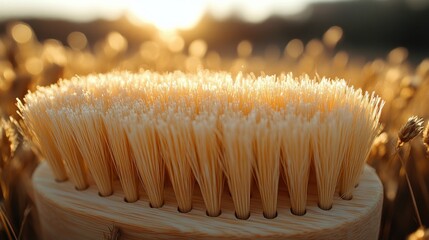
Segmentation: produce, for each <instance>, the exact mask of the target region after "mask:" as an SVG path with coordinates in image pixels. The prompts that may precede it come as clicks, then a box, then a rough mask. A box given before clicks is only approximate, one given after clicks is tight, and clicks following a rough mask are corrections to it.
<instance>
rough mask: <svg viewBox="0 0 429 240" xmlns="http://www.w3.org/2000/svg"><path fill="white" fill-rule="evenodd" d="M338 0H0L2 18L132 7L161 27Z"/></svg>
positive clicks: (254, 17)
mask: <svg viewBox="0 0 429 240" xmlns="http://www.w3.org/2000/svg"><path fill="white" fill-rule="evenodd" d="M329 1H338V0H181V1H179V0H176V1H175V0H140V1H138V0H113V1H108V0H70V1H63V0H0V20H1V19H7V18H19V17H44V18H46V17H48V18H61V19H66V20H73V21H89V20H92V19H95V18H99V17H101V18H106V19H114V18H117V17H118V16H120V15H121V14H122V13H123V12H124V11H128V12H130V13H132V14H134V15H135V16H136V18H137V19H139V20H141V21H146V22H149V23H153V24H155V25H157V26H159V27H161V28H178V27H179V28H189V27H192V25H194V24H195V23H196V22H198V20H199V19H200V18H201V16H202V15H203V14H204V12H205V11H210V13H212V15H213V16H215V17H217V18H225V17H228V16H230V15H231V14H236V15H237V16H239V17H241V18H242V19H243V20H246V21H250V22H258V21H262V20H264V19H266V18H267V17H268V16H270V15H273V14H276V15H288V14H294V13H299V12H300V11H302V10H303V9H305V7H306V6H307V5H308V4H310V3H312V2H329ZM343 1H350V0H343Z"/></svg>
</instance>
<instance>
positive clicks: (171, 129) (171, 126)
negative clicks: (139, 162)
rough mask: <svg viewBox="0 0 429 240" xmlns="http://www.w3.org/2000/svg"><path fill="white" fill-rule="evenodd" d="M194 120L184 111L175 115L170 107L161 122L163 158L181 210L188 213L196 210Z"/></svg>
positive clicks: (158, 128) (158, 127) (160, 132)
mask: <svg viewBox="0 0 429 240" xmlns="http://www.w3.org/2000/svg"><path fill="white" fill-rule="evenodd" d="M191 128H192V126H191V121H190V119H189V118H188V117H186V116H185V115H183V114H180V113H177V114H173V113H172V112H171V110H170V112H168V114H166V115H165V116H164V119H159V121H158V122H157V131H158V134H159V138H160V148H161V157H162V158H163V159H164V161H165V166H166V167H167V172H168V176H169V177H170V181H171V184H172V186H173V190H174V193H175V195H176V201H177V205H178V207H179V211H180V212H182V213H186V212H189V211H191V210H192V194H193V189H194V177H193V175H192V170H191V166H190V165H189V161H194V160H189V159H190V158H195V157H196V152H195V147H194V145H195V143H194V141H193V139H192V137H191V136H192V135H191Z"/></svg>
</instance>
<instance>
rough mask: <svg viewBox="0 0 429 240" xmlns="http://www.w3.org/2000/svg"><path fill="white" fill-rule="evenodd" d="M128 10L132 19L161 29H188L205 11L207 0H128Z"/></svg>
mask: <svg viewBox="0 0 429 240" xmlns="http://www.w3.org/2000/svg"><path fill="white" fill-rule="evenodd" d="M129 4H130V5H129V7H128V10H129V12H130V14H131V15H132V16H131V17H133V18H134V20H140V21H142V22H145V23H150V24H153V25H154V26H156V27H157V28H159V29H161V30H166V31H171V30H176V29H190V28H192V27H194V26H195V25H196V24H197V23H198V21H199V20H200V19H201V17H202V16H203V14H204V13H205V10H206V7H207V2H206V1H204V0H203V1H201V0H185V1H168V0H158V1H153V0H143V1H130V2H129Z"/></svg>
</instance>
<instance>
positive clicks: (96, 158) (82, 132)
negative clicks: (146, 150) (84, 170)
mask: <svg viewBox="0 0 429 240" xmlns="http://www.w3.org/2000/svg"><path fill="white" fill-rule="evenodd" d="M99 108H100V107H99V106H98V107H97V106H87V105H84V106H81V108H79V109H75V110H74V111H71V112H67V118H68V120H69V121H70V122H71V123H73V124H71V127H72V129H73V134H74V137H75V140H76V145H77V146H78V148H79V150H80V153H81V155H82V158H83V159H84V161H85V162H86V164H87V166H88V169H89V171H90V172H91V175H92V177H93V178H94V181H95V184H96V185H97V187H98V191H99V193H100V195H101V196H109V195H111V194H112V193H113V188H112V174H111V164H110V162H109V159H110V158H109V152H108V150H107V148H106V147H107V139H106V134H105V132H104V126H103V121H102V118H101V116H100V114H101V110H100V109H99Z"/></svg>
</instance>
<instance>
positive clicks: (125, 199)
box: [124, 197, 139, 203]
mask: <svg viewBox="0 0 429 240" xmlns="http://www.w3.org/2000/svg"><path fill="white" fill-rule="evenodd" d="M138 200H139V198H137V199H136V200H134V201H128V200H127V198H126V197H124V202H126V203H133V202H137V201H138Z"/></svg>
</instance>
